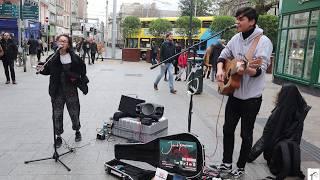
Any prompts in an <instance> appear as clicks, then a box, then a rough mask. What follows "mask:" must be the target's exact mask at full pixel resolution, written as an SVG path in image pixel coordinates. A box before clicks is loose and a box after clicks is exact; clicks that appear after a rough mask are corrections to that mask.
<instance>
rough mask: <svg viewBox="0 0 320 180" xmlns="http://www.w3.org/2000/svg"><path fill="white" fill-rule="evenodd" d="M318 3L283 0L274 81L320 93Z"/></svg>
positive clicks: (308, 0)
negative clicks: (290, 83)
mask: <svg viewBox="0 0 320 180" xmlns="http://www.w3.org/2000/svg"><path fill="white" fill-rule="evenodd" d="M319 23H320V1H319V0H282V1H281V2H280V23H279V31H278V47H277V55H276V56H277V57H276V59H277V61H276V64H275V65H276V66H275V68H274V70H273V73H274V77H275V81H276V82H277V81H282V80H284V81H290V82H294V83H296V84H300V85H302V86H303V87H306V88H309V89H314V90H317V91H319V92H320V73H319V67H320V26H319Z"/></svg>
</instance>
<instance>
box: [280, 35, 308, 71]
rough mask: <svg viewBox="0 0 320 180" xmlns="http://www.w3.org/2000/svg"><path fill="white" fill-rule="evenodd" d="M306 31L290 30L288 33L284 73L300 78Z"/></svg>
mask: <svg viewBox="0 0 320 180" xmlns="http://www.w3.org/2000/svg"><path fill="white" fill-rule="evenodd" d="M306 38H307V29H291V30H289V33H288V45H287V47H288V49H287V51H286V56H287V59H286V61H285V73H286V74H288V75H292V76H297V77H301V75H302V68H303V57H304V53H305V52H304V50H305V44H306V43H305V41H306Z"/></svg>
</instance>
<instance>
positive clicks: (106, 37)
mask: <svg viewBox="0 0 320 180" xmlns="http://www.w3.org/2000/svg"><path fill="white" fill-rule="evenodd" d="M108 8H109V6H108V0H106V29H105V33H104V35H105V37H104V43H105V44H104V57H105V58H107V48H108ZM104 57H102V58H104ZM102 60H103V59H102Z"/></svg>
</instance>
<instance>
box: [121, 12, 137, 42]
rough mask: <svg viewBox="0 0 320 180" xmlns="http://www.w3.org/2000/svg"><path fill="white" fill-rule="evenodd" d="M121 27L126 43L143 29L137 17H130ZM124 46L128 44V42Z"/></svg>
mask: <svg viewBox="0 0 320 180" xmlns="http://www.w3.org/2000/svg"><path fill="white" fill-rule="evenodd" d="M121 27H122V35H123V37H124V39H125V41H126V39H127V38H130V37H132V36H134V35H136V34H137V33H138V32H139V30H140V28H141V22H140V19H139V18H138V17H136V16H128V17H126V18H125V19H124V20H123V22H122V23H121ZM124 44H126V42H125V43H124Z"/></svg>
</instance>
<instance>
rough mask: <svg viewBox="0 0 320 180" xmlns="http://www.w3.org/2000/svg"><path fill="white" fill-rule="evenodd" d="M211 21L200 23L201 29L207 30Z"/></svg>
mask: <svg viewBox="0 0 320 180" xmlns="http://www.w3.org/2000/svg"><path fill="white" fill-rule="evenodd" d="M211 23H212V21H202V26H201V27H202V28H209V27H210V25H211Z"/></svg>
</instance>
